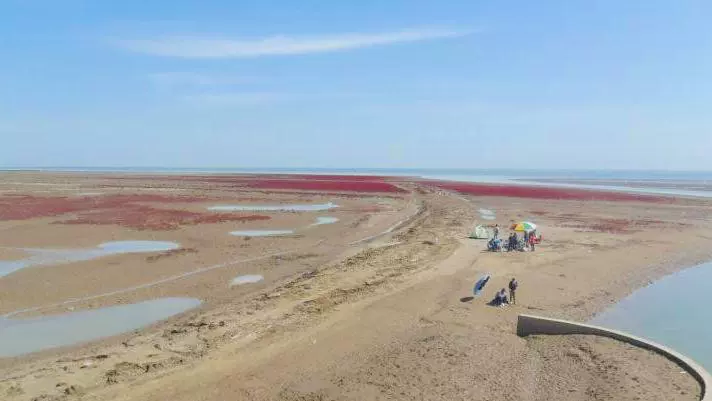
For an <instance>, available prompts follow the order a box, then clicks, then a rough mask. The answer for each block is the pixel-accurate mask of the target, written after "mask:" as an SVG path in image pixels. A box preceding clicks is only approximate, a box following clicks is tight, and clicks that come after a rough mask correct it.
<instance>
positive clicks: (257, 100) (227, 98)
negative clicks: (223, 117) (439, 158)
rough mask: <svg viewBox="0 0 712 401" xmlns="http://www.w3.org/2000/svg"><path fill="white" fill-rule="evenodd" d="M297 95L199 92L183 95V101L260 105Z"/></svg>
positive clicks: (279, 101) (221, 105) (191, 102)
mask: <svg viewBox="0 0 712 401" xmlns="http://www.w3.org/2000/svg"><path fill="white" fill-rule="evenodd" d="M299 97H300V96H299V95H294V94H284V93H272V92H236V93H230V92H227V93H199V94H191V95H185V96H183V97H182V99H183V101H185V102H186V103H188V104H191V105H193V106H200V107H226V106H230V107H231V106H260V105H268V104H275V103H281V102H284V101H289V100H293V99H295V98H299Z"/></svg>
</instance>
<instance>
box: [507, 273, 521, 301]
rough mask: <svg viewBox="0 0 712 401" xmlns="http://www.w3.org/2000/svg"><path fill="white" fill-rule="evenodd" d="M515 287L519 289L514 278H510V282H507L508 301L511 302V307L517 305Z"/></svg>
mask: <svg viewBox="0 0 712 401" xmlns="http://www.w3.org/2000/svg"><path fill="white" fill-rule="evenodd" d="M517 287H519V283H518V282H517V279H516V278H514V277H512V280H511V281H510V282H509V299H511V300H512V304H513V305H516V303H517V295H516V294H517Z"/></svg>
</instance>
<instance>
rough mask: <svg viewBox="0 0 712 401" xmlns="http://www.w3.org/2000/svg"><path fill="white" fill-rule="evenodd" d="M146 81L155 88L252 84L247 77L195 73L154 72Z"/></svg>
mask: <svg viewBox="0 0 712 401" xmlns="http://www.w3.org/2000/svg"><path fill="white" fill-rule="evenodd" d="M148 80H149V81H151V83H153V84H155V85H156V86H161V87H181V86H197V87H205V86H227V85H241V84H246V83H253V82H255V80H254V79H253V78H249V77H239V76H230V75H214V74H206V73H196V72H156V73H152V74H149V75H148Z"/></svg>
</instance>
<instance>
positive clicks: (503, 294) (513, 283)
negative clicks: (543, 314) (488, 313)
mask: <svg viewBox="0 0 712 401" xmlns="http://www.w3.org/2000/svg"><path fill="white" fill-rule="evenodd" d="M517 288H519V283H518V282H517V279H516V278H512V280H510V281H509V296H507V290H506V289H504V288H502V289H501V290H499V291H497V293H496V294H495V296H494V299H493V300H492V301H490V305H492V306H504V305H509V304H510V303H511V304H513V305H514V304H516V303H517Z"/></svg>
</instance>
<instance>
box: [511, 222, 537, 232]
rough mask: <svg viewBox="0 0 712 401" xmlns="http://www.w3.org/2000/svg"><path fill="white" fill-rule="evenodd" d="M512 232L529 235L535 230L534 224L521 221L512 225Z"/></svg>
mask: <svg viewBox="0 0 712 401" xmlns="http://www.w3.org/2000/svg"><path fill="white" fill-rule="evenodd" d="M512 230H514V231H522V232H526V233H530V232H532V231H534V230H536V224H534V223H531V222H529V221H522V222H521V223H517V224H514V225H513V226H512Z"/></svg>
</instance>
